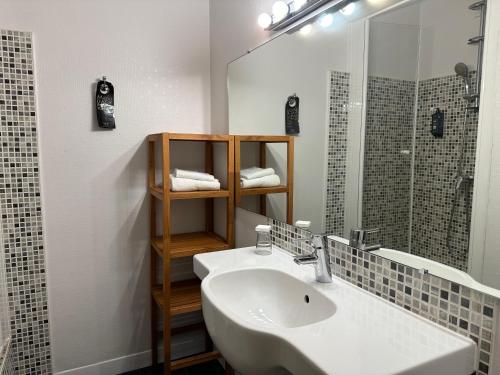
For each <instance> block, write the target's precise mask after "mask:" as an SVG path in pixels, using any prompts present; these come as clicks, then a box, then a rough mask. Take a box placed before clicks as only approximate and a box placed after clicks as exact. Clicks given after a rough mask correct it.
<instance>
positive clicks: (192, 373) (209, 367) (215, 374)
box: [122, 361, 226, 375]
mask: <svg viewBox="0 0 500 375" xmlns="http://www.w3.org/2000/svg"><path fill="white" fill-rule="evenodd" d="M162 371H163V366H159V367H158V368H156V369H153V368H152V367H148V368H144V369H140V370H136V371H131V372H126V373H124V374H122V375H162V374H163V372H162ZM225 373H226V372H225V370H224V368H223V367H222V366H221V365H220V363H219V362H218V361H212V362H207V363H202V364H201V365H197V366H193V367H188V368H183V369H180V370H177V371H174V372H173V375H225Z"/></svg>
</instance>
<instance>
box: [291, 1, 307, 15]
mask: <svg viewBox="0 0 500 375" xmlns="http://www.w3.org/2000/svg"><path fill="white" fill-rule="evenodd" d="M306 3H307V0H294V1H292V9H293V11H294V12H296V11H298V10H299V9H300V8H302V7H303V6H304V5H306Z"/></svg>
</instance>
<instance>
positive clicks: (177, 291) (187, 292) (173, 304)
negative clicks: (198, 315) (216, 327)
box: [152, 280, 201, 316]
mask: <svg viewBox="0 0 500 375" xmlns="http://www.w3.org/2000/svg"><path fill="white" fill-rule="evenodd" d="M152 294H153V298H154V299H155V301H156V303H157V304H158V306H160V308H161V309H164V308H165V300H164V298H163V291H162V289H161V286H157V287H155V288H153V290H152ZM199 310H201V290H200V280H186V281H178V282H175V283H172V285H171V289H170V315H171V316H175V315H179V314H185V313H188V312H193V311H199Z"/></svg>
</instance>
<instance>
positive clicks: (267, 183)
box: [240, 167, 280, 188]
mask: <svg viewBox="0 0 500 375" xmlns="http://www.w3.org/2000/svg"><path fill="white" fill-rule="evenodd" d="M240 177H241V179H240V180H241V187H242V188H259V187H273V186H279V184H280V176H278V175H277V174H276V173H275V172H274V169H273V168H258V167H252V168H247V169H242V170H241V171H240Z"/></svg>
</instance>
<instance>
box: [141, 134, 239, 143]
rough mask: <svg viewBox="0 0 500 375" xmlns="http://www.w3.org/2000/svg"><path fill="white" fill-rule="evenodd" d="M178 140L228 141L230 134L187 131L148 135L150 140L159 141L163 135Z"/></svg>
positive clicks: (171, 139)
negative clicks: (192, 132) (191, 132)
mask: <svg viewBox="0 0 500 375" xmlns="http://www.w3.org/2000/svg"><path fill="white" fill-rule="evenodd" d="M165 136H166V137H168V139H169V140H170V141H179V142H229V140H230V138H231V137H232V136H230V135H227V134H189V133H156V134H151V135H149V136H148V138H149V141H150V142H154V141H157V142H160V141H162V139H163V137H165Z"/></svg>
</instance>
